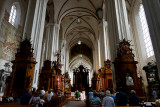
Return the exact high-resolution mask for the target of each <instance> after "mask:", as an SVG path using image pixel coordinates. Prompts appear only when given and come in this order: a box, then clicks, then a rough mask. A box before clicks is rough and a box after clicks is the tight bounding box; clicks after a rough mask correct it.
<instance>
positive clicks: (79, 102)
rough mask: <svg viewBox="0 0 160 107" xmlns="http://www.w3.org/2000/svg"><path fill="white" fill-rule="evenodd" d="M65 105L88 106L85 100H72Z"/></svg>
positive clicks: (71, 106) (66, 106) (72, 106)
mask: <svg viewBox="0 0 160 107" xmlns="http://www.w3.org/2000/svg"><path fill="white" fill-rule="evenodd" d="M63 107H87V106H86V103H85V102H84V101H75V100H70V101H69V102H68V103H67V104H66V105H64V106H63Z"/></svg>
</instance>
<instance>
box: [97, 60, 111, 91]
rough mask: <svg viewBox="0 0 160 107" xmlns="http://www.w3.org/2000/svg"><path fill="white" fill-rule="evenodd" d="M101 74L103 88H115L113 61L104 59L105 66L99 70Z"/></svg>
mask: <svg viewBox="0 0 160 107" xmlns="http://www.w3.org/2000/svg"><path fill="white" fill-rule="evenodd" d="M99 74H100V79H101V85H102V86H101V88H102V90H106V89H107V88H113V82H112V70H111V61H110V60H109V59H108V60H107V61H104V68H102V69H100V70H99Z"/></svg>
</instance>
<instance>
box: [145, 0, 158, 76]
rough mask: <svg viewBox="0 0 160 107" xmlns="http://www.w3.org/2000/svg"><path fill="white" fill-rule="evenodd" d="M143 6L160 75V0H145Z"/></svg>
mask: <svg viewBox="0 0 160 107" xmlns="http://www.w3.org/2000/svg"><path fill="white" fill-rule="evenodd" d="M143 6H144V10H145V14H146V19H147V22H148V27H149V31H150V36H151V40H152V45H153V49H154V54H155V57H156V64H157V67H158V70H159V77H160V42H159V40H160V14H159V10H160V1H159V0H143Z"/></svg>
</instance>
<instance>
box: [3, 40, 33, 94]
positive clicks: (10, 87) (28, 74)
mask: <svg viewBox="0 0 160 107" xmlns="http://www.w3.org/2000/svg"><path fill="white" fill-rule="evenodd" d="M12 63H13V66H12V75H11V77H8V78H7V80H6V90H5V92H4V95H3V97H9V96H10V94H11V93H12V94H13V97H18V96H19V95H20V94H22V93H24V92H25V90H26V89H32V82H33V75H34V68H35V64H36V61H35V59H34V58H33V48H32V46H31V42H30V40H28V39H25V40H24V41H22V42H21V43H20V47H19V48H18V49H17V53H16V55H15V60H13V61H12Z"/></svg>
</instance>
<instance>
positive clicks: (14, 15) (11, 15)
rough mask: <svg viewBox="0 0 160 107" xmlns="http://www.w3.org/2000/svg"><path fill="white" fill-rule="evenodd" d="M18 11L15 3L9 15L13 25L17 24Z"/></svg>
mask: <svg viewBox="0 0 160 107" xmlns="http://www.w3.org/2000/svg"><path fill="white" fill-rule="evenodd" d="M16 12H17V10H16V6H15V5H13V6H12V8H11V12H10V16H9V23H11V24H12V25H14V24H15V19H16Z"/></svg>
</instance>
